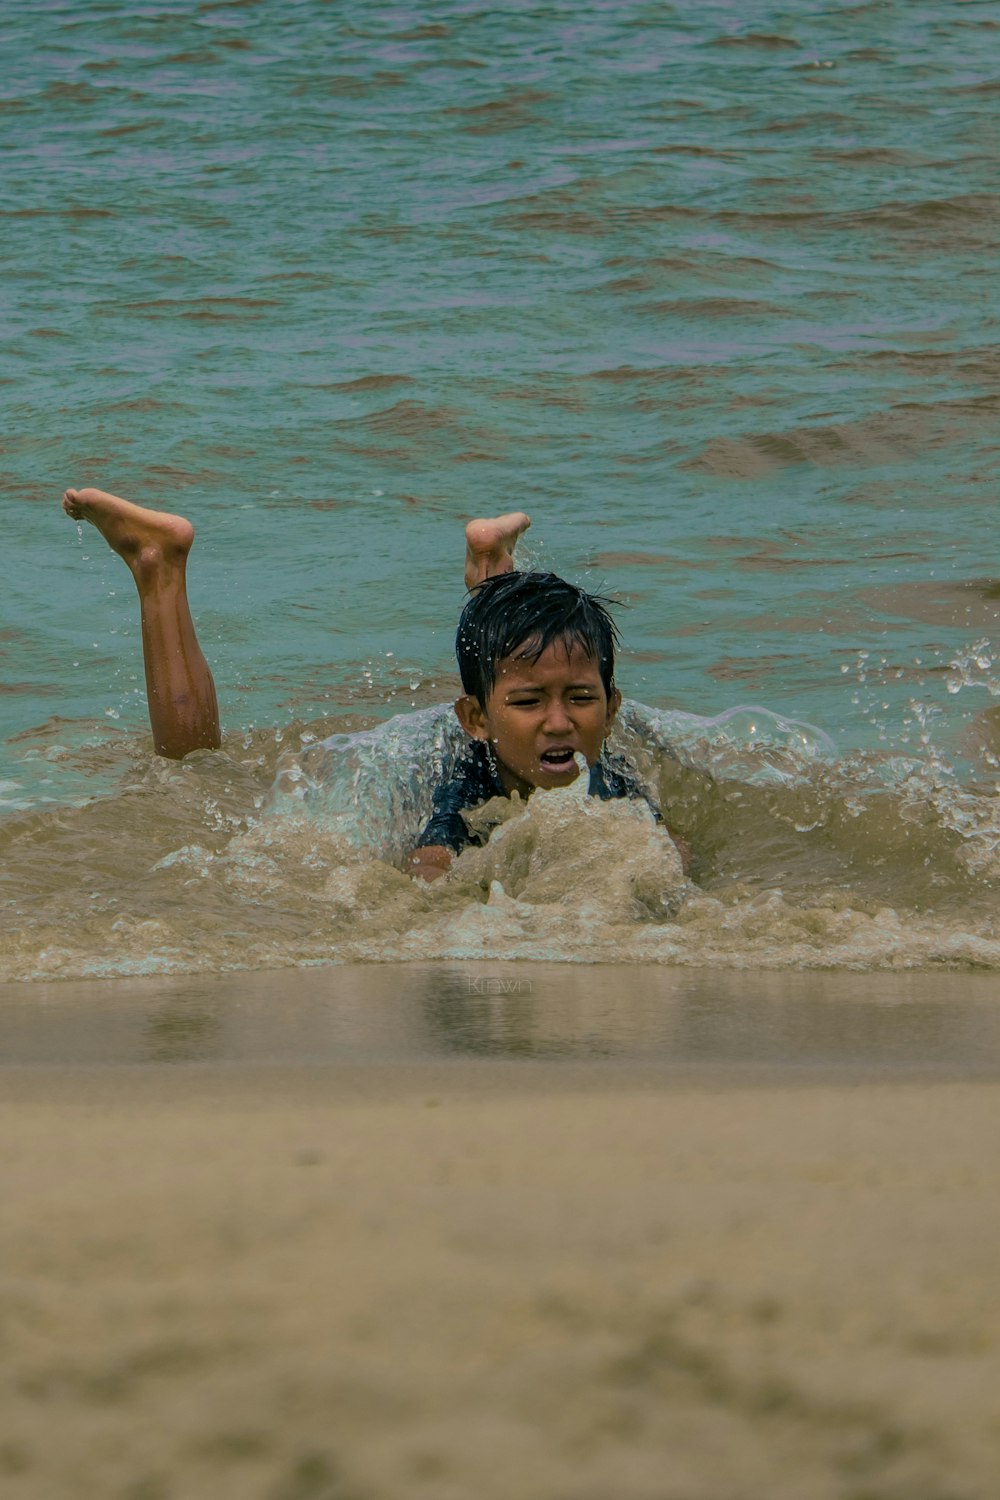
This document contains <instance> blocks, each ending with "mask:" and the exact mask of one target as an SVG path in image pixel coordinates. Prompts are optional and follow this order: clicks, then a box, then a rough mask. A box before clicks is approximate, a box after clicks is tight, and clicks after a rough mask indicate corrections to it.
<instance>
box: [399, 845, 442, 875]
mask: <svg viewBox="0 0 1000 1500" xmlns="http://www.w3.org/2000/svg"><path fill="white" fill-rule="evenodd" d="M451 861H452V852H451V850H450V849H447V848H445V846H444V844H423V845H422V846H421V847H420V848H419V849H414V851H413V853H412V854H411V855H410V858H409V862H408V867H409V872H410V874H411V875H412V876H413V877H414V878H415V879H418V880H437V879H438V877H439V876H441V875H445V874H447V872H448V869H449V867H450V865H451Z"/></svg>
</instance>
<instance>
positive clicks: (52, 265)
mask: <svg viewBox="0 0 1000 1500" xmlns="http://www.w3.org/2000/svg"><path fill="white" fill-rule="evenodd" d="M0 44H2V49H3V58H4V69H3V77H2V82H0V125H2V130H3V146H4V156H3V160H4V167H5V170H4V173H3V176H2V180H0V214H2V224H3V237H2V241H0V255H2V288H3V291H2V295H3V299H4V312H5V320H4V321H5V325H6V331H7V339H6V358H5V360H4V364H3V369H2V379H3V381H4V397H5V408H6V422H5V424H4V428H5V430H4V436H3V444H2V446H3V464H4V491H3V493H4V515H5V519H6V524H7V528H8V552H7V558H8V566H7V569H6V586H5V605H6V607H5V610H4V619H3V622H2V634H0V647H2V652H3V656H2V677H3V690H2V692H0V708H2V711H3V723H2V726H0V729H2V735H3V738H4V745H3V761H2V765H0V796H2V797H3V799H4V802H5V803H6V805H7V807H8V808H9V809H10V810H11V812H12V813H17V812H18V810H22V811H23V810H24V809H26V808H30V807H32V806H36V805H40V806H48V807H51V805H52V803H53V802H55V803H57V804H61V803H63V802H67V801H80V800H81V799H83V798H85V797H87V796H88V795H90V794H91V793H93V792H94V791H106V790H109V789H113V788H114V787H116V786H117V785H119V783H120V774H121V767H122V765H123V764H125V763H128V764H129V765H133V764H134V763H136V758H138V760H139V761H142V764H143V765H146V764H148V751H147V749H146V747H147V746H148V739H147V738H146V730H145V712H144V700H143V694H142V670H141V662H140V659H139V653H138V627H137V621H136V611H135V599H134V592H133V589H132V585H131V581H130V579H129V578H128V575H127V573H126V572H125V570H124V568H123V567H122V565H121V563H120V562H119V560H118V559H117V558H115V557H114V556H112V555H111V554H110V553H108V552H107V551H106V549H105V548H104V546H103V543H102V542H101V540H100V538H99V537H98V536H97V535H96V534H95V533H93V532H88V534H87V535H84V536H83V537H82V539H81V538H79V537H78V536H77V534H76V531H75V528H74V526H73V525H72V523H70V522H69V521H67V520H66V518H65V517H64V516H63V515H62V513H61V511H60V509H59V506H58V497H59V495H60V493H61V491H62V489H63V488H64V487H65V486H66V485H70V484H71V485H83V484H96V485H99V486H101V487H103V488H107V489H111V490H113V491H116V492H118V493H120V494H124V495H127V496H129V497H130V498H133V499H137V500H140V501H144V502H147V503H149V504H151V505H153V506H156V507H159V508H176V509H179V510H181V511H182V512H183V513H184V514H186V515H188V516H189V517H190V518H191V519H192V520H193V521H194V523H195V526H196V528H197V531H198V541H197V543H196V547H195V552H194V554H193V557H192V563H191V574H190V586H191V595H192V603H193V607H194V611H195V615H196V618H197V621H198V626H199V631H200V633H201V637H202V641H203V645H204V648H205V651H206V654H207V655H208V657H209V659H210V661H211V662H212V665H213V667H214V670H215V675H216V680H217V683H218V687H219V692H220V699H221V703H222V710H223V717H224V722H225V724H226V725H227V726H228V727H229V728H230V730H231V731H233V733H234V739H233V741H232V743H233V744H236V743H237V742H238V743H239V744H242V743H243V740H242V739H240V738H239V735H244V737H245V738H246V741H247V743H248V744H251V743H252V744H254V745H256V746H258V747H259V746H260V745H261V744H263V743H265V742H266V744H267V746H268V749H267V752H266V754H265V760H267V768H268V772H270V770H271V769H273V762H274V759H275V758H276V756H277V754H278V753H279V748H280V745H279V742H278V741H276V740H275V738H274V737H275V735H276V733H277V734H279V735H281V736H282V741H283V742H284V740H285V738H286V737H287V741H288V742H291V741H293V740H294V741H295V742H296V743H297V736H298V735H299V734H300V733H301V731H302V727H303V726H307V728H306V732H307V733H309V734H317V735H319V734H322V733H324V732H325V731H326V730H327V729H329V728H330V727H334V728H336V727H338V725H339V716H343V715H344V714H354V715H361V716H364V720H365V721H369V720H371V719H375V720H378V719H384V718H386V717H388V716H389V715H391V714H394V713H396V712H398V711H399V710H400V709H401V708H402V709H405V708H408V707H410V706H414V707H418V708H419V707H425V706H427V705H430V704H434V703H437V702H440V701H443V700H445V699H447V698H448V696H449V695H450V694H451V693H452V691H453V688H454V685H455V676H454V665H453V659H452V655H451V643H452V637H453V623H454V619H455V617H456V613H457V610H458V607H459V605H460V602H461V595H462V585H461V524H462V523H463V522H464V521H465V520H467V519H468V518H469V517H471V516H473V515H478V514H484V513H485V514H489V513H493V512H496V511H498V510H504V509H509V508H511V507H520V508H524V509H526V510H528V511H529V512H530V513H531V515H532V517H533V521H534V524H533V527H532V530H531V532H530V533H529V536H528V538H527V541H528V546H527V548H526V553H525V556H526V560H527V561H528V562H532V563H535V564H540V565H544V566H552V567H556V568H557V569H558V570H560V571H562V572H564V573H566V574H567V575H568V576H570V577H572V578H574V579H577V580H579V581H582V582H584V583H587V584H588V585H590V586H594V587H599V588H601V589H604V590H608V591H610V592H613V593H616V594H618V595H619V596H621V597H622V598H623V599H625V600H626V601H627V603H628V606H629V607H628V609H627V611H625V612H624V613H623V617H622V627H623V631H624V635H625V638H626V642H627V649H626V651H625V653H624V655H623V659H622V663H621V671H620V677H621V681H622V685H623V687H624V689H625V691H626V693H627V694H628V695H629V696H630V697H632V698H634V699H638V700H640V701H641V702H642V703H644V704H646V705H649V706H651V707H653V708H655V709H660V710H663V709H671V710H686V711H688V712H691V713H695V714H698V715H703V716H708V717H715V716H717V715H719V714H722V713H724V712H726V711H728V710H730V709H732V708H734V707H738V706H740V705H745V704H751V705H764V706H765V707H766V708H768V709H770V710H772V711H773V712H775V713H778V714H783V715H787V716H791V717H794V718H798V719H805V720H809V721H811V722H813V723H815V724H817V725H818V726H820V727H821V728H822V729H823V730H824V731H825V732H826V733H827V734H828V735H829V736H831V737H832V739H833V741H834V742H835V744H836V746H837V747H838V749H839V751H840V752H841V754H842V755H843V756H850V755H851V754H853V753H864V754H869V755H871V754H873V753H875V752H878V753H885V752H890V753H893V754H900V755H910V754H914V755H917V756H918V757H923V758H924V760H925V761H926V760H927V758H928V757H929V763H931V764H932V769H933V772H934V775H935V776H939V775H940V771H941V766H942V764H943V763H945V762H946V763H947V766H948V767H951V766H955V767H956V768H957V769H958V771H959V772H960V773H961V774H962V775H968V774H970V766H971V767H972V772H971V774H975V775H976V776H978V777H979V781H978V783H977V786H978V791H977V795H978V796H980V797H981V798H984V797H985V798H992V796H993V789H994V788H993V782H992V780H991V779H990V778H991V776H992V771H991V767H990V756H991V755H992V753H993V752H992V750H991V749H990V748H989V746H990V744H991V734H992V727H991V724H990V722H989V718H988V715H987V717H986V719H984V718H983V712H984V710H989V708H990V706H991V704H992V703H993V695H994V693H995V692H997V691H998V690H1000V669H998V668H997V667H996V666H995V664H994V656H995V655H996V645H995V643H996V642H997V641H998V640H1000V623H998V610H1000V584H998V583H997V582H996V577H997V573H998V567H997V555H998V552H1000V543H998V541H997V539H996V538H995V536H994V524H993V519H994V504H995V479H996V469H997V443H996V432H997V406H998V402H997V397H996V394H995V391H996V375H997V370H998V359H997V353H996V344H997V323H998V303H1000V293H998V283H997V277H996V255H995V247H996V241H997V233H998V228H1000V195H998V193H997V187H996V161H995V113H996V101H997V90H998V87H1000V85H998V83H997V76H998V72H1000V68H998V62H1000V20H998V18H997V13H996V9H995V7H994V6H993V5H990V4H978V3H975V0H973V3H967V4H963V5H960V6H959V5H955V4H952V3H943V0H934V3H923V0H908V3H905V4H904V3H891V0H889V3H881V0H880V3H872V4H860V5H857V4H831V3H822V4H821V3H813V0H804V3H797V4H795V5H794V6H793V5H784V6H781V5H770V4H766V3H762V0H751V3H748V4H744V5H741V6H732V5H729V4H722V3H708V4H701V5H699V6H697V7H693V6H679V5H678V6H671V5H667V4H656V5H653V4H643V3H635V4H631V3H627V0H615V3H590V4H585V5H580V4H577V3H574V4H573V5H570V4H561V3H552V4H530V5H529V4H519V3H508V4H506V5H504V6H503V7H502V8H488V9H483V8H479V7H476V6H473V5H468V4H462V3H448V4H429V5H424V6H422V7H420V9H419V10H417V9H415V8H408V7H405V6H390V5H378V4H364V5H362V4H360V3H357V0H346V3H341V4H338V5H336V6H334V5H330V4H325V3H322V0H300V3H294V0H292V3H284V4H282V5H281V6H276V5H266V4H263V3H256V4H255V3H252V0H247V3H240V0H237V3H234V4H222V5H218V6H213V5H211V4H204V5H199V6H197V7H195V6H178V5H146V6H138V7H137V6H133V5H124V4H117V3H111V0H109V3H103V4H102V3H98V4H94V5H88V6H87V7H80V6H77V5H64V4H58V3H51V4H49V3H42V4H37V3H33V4H31V5H28V4H16V3H9V4H7V5H6V6H5V7H4V10H3V18H2V22H0ZM956 663H957V665H956ZM351 722H353V721H351ZM358 722H360V720H359V721H358ZM237 732H239V733H238V734H237ZM970 733H971V734H972V741H971V743H973V745H974V746H975V745H982V743H983V742H984V741H985V742H986V744H987V758H986V761H985V763H984V762H983V761H982V760H979V761H977V760H976V756H975V754H974V751H973V750H970V748H969V746H970V738H969V736H970ZM254 736H257V738H256V739H255V738H254ZM272 752H273V753H272ZM262 753H264V752H262ZM143 756H145V757H146V760H145V761H143ZM268 757H270V759H268ZM865 774H866V775H867V774H868V773H867V772H866V773H865ZM984 777H985V780H984V779H983V778H984ZM256 795H258V794H257V793H255V796H256ZM260 795H264V794H263V793H261V794H260ZM123 816H124V814H123ZM989 816H992V813H990V814H989ZM977 817H979V819H980V822H982V821H983V818H985V817H986V813H984V812H983V811H982V807H981V808H980V812H979V813H977ZM977 826H978V824H977ZM51 853H52V851H50V857H51ZM69 857H70V856H69V854H68V853H67V854H66V858H67V859H69ZM921 857H923V856H921ZM59 858H60V856H59V854H58V851H56V852H55V862H56V866H58V864H59ZM57 873H58V871H57ZM63 873H65V872H63Z"/></svg>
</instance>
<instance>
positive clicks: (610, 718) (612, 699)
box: [604, 688, 622, 729]
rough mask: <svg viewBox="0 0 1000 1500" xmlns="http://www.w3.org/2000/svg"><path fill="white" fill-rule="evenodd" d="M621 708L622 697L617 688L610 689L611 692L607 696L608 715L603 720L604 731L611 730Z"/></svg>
mask: <svg viewBox="0 0 1000 1500" xmlns="http://www.w3.org/2000/svg"><path fill="white" fill-rule="evenodd" d="M621 706H622V695H621V693H620V692H619V691H618V689H617V688H612V689H611V692H610V693H609V694H608V713H607V718H606V719H605V720H604V727H605V729H610V728H611V726H612V724H613V723H614V722H615V717H616V715H617V713H618V710H619V709H620V708H621Z"/></svg>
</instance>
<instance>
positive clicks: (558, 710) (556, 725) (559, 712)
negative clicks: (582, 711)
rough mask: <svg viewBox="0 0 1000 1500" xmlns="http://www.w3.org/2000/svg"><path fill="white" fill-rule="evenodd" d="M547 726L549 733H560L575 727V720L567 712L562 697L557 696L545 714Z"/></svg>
mask: <svg viewBox="0 0 1000 1500" xmlns="http://www.w3.org/2000/svg"><path fill="white" fill-rule="evenodd" d="M545 728H546V729H547V730H548V732H549V734H558V733H562V732H563V731H565V730H568V729H572V728H573V720H572V719H571V718H570V716H569V714H568V713H567V712H566V708H565V705H564V704H563V703H562V701H561V699H559V698H555V699H553V700H552V702H551V703H550V704H549V706H548V709H547V711H546V714H545Z"/></svg>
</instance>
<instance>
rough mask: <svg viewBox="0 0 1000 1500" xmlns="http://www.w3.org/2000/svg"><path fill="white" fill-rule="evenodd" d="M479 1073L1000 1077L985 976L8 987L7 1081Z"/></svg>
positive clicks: (467, 972) (398, 977) (547, 970)
mask: <svg viewBox="0 0 1000 1500" xmlns="http://www.w3.org/2000/svg"><path fill="white" fill-rule="evenodd" d="M461 1058H479V1059H495V1060H508V1061H514V1060H531V1061H533V1062H541V1061H548V1062H551V1063H553V1064H558V1063H559V1062H574V1063H592V1064H598V1065H600V1064H604V1065H607V1066H612V1065H615V1064H629V1065H635V1064H642V1065H644V1066H646V1067H650V1068H654V1069H656V1070H661V1071H663V1072H665V1073H670V1072H676V1073H693V1074H697V1075H700V1074H702V1073H708V1074H710V1073H712V1072H713V1071H717V1070H731V1069H732V1068H733V1067H738V1068H740V1069H753V1068H759V1069H764V1070H766V1071H767V1072H768V1074H771V1073H773V1072H774V1071H775V1070H777V1071H779V1072H781V1071H784V1072H787V1073H788V1074H789V1075H794V1076H796V1077H798V1076H800V1075H801V1074H803V1073H816V1074H818V1075H823V1076H825V1075H826V1074H829V1073H833V1074H836V1075H840V1074H855V1073H856V1074H859V1075H860V1074H867V1073H871V1072H873V1071H876V1072H877V1071H882V1072H884V1071H886V1070H888V1071H890V1072H892V1073H899V1074H907V1073H916V1074H919V1075H923V1074H925V1073H930V1074H934V1075H942V1074H943V1075H946V1076H952V1077H954V1076H966V1075H968V1076H994V1075H995V1074H996V1073H1000V1009H998V1008H997V1007H996V1006H995V985H994V983H993V981H992V980H991V979H990V978H989V976H986V975H969V974H948V975H946V974H940V975H928V974H919V973H918V974H902V975H890V974H880V975H878V976H877V977H875V976H871V975H863V974H844V973H834V972H830V973H818V974H817V973H810V974H807V975H803V974H799V973H795V972H791V973H789V972H785V971H779V972H767V971H764V972H761V971H747V972H735V973H734V972H731V971H725V970H722V971H719V970H716V971H713V970H694V971H690V970H687V971H679V970H670V969H667V970H664V969H658V968H652V967H651V968H638V967H632V968H622V967H616V966H612V965H603V964H594V965H580V966H573V965H564V964H563V965H561V964H530V963H528V964H504V963H495V962H492V961H488V962H484V963H481V964H478V965H476V964H471V963H451V964H408V965H389V964H386V965H378V966H373V965H353V966H352V965H344V966H342V967H330V968H313V969H307V970H298V971H294V972H288V973H256V974H243V973H240V974H229V975H209V976H200V975H183V976H178V977H169V976H162V977H156V978H149V979H135V980H121V981H117V982H114V983H112V984H108V983H107V982H95V981H89V982H88V981H80V982H73V983H66V984H60V985H34V986H31V988H30V989H28V988H26V987H24V986H20V985H5V986H0V1067H20V1066H30V1065H32V1064H58V1065H64V1064H85V1065H86V1064H100V1065H122V1064H154V1065H161V1066H162V1065H170V1066H176V1065H181V1064H199V1063H200V1064H204V1063H212V1064H252V1065H253V1066H255V1067H267V1066H286V1065H293V1066H294V1065H308V1066H310V1067H318V1066H323V1065H327V1066H335V1067H340V1066H349V1067H355V1066H357V1067H364V1066H372V1065H380V1064H399V1063H404V1062H415V1063H424V1062H432V1061H433V1062H442V1061H447V1060H448V1059H461Z"/></svg>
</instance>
